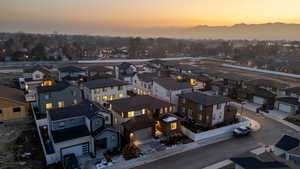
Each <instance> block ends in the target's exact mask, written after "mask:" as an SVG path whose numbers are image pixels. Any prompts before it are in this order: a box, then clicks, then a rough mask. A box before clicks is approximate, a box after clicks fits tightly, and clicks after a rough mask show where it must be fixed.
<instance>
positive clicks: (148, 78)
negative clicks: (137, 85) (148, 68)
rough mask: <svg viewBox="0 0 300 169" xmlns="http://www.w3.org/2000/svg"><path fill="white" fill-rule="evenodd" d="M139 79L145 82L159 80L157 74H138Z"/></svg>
mask: <svg viewBox="0 0 300 169" xmlns="http://www.w3.org/2000/svg"><path fill="white" fill-rule="evenodd" d="M137 76H138V78H139V79H140V80H141V81H144V82H151V81H153V80H154V79H156V78H158V75H157V73H139V74H137Z"/></svg>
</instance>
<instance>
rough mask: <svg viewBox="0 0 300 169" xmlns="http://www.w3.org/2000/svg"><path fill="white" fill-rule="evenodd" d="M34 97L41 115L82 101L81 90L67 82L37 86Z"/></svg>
mask: <svg viewBox="0 0 300 169" xmlns="http://www.w3.org/2000/svg"><path fill="white" fill-rule="evenodd" d="M36 95H37V105H38V108H39V112H40V113H43V114H44V113H46V111H47V110H49V109H52V108H63V107H67V106H70V105H73V104H77V103H80V102H81V101H82V94H81V90H80V89H79V88H78V87H76V86H73V85H71V84H69V83H67V82H57V83H54V84H53V85H52V86H38V87H37V94H36Z"/></svg>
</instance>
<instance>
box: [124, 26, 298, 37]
mask: <svg viewBox="0 0 300 169" xmlns="http://www.w3.org/2000/svg"><path fill="white" fill-rule="evenodd" d="M129 35H132V36H147V37H153V36H155V37H158V36H163V37H172V38H192V39H249V40H253V39H257V40H300V24H286V23H265V24H236V25H233V26H207V25H199V26H196V27H191V28H153V29H143V30H134V31H132V32H131V31H129Z"/></svg>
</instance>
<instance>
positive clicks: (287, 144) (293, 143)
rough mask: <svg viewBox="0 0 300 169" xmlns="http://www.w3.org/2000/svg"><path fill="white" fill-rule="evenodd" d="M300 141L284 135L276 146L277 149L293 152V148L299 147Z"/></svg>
mask: <svg viewBox="0 0 300 169" xmlns="http://www.w3.org/2000/svg"><path fill="white" fill-rule="evenodd" d="M299 144H300V140H299V139H297V138H295V137H291V136H288V135H284V136H283V137H282V138H281V139H280V140H279V141H278V142H277V143H276V144H275V147H278V148H280V149H282V150H285V151H289V150H292V149H293V148H296V147H299Z"/></svg>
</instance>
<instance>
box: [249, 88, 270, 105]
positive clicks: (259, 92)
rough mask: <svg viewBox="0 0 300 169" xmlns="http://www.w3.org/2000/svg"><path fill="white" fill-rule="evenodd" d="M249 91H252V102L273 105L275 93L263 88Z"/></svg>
mask: <svg viewBox="0 0 300 169" xmlns="http://www.w3.org/2000/svg"><path fill="white" fill-rule="evenodd" d="M251 92H252V99H251V101H252V102H253V103H255V104H259V105H268V106H272V107H273V105H274V102H275V98H276V94H274V93H272V92H270V91H269V90H267V89H264V88H256V89H254V90H251Z"/></svg>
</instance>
